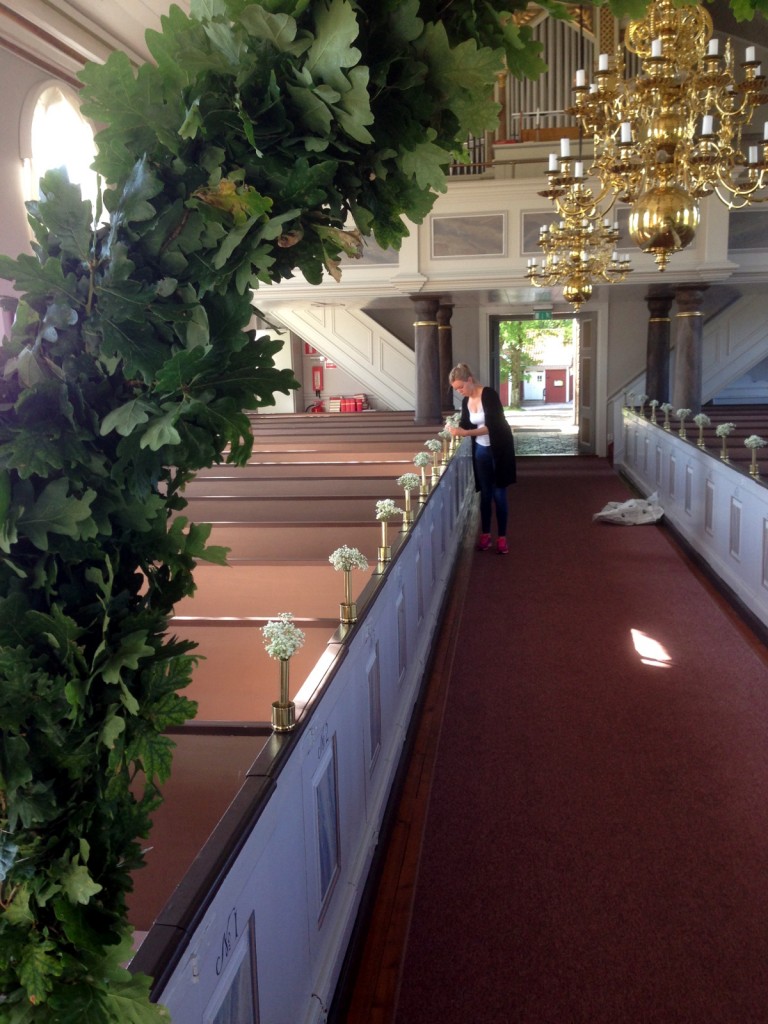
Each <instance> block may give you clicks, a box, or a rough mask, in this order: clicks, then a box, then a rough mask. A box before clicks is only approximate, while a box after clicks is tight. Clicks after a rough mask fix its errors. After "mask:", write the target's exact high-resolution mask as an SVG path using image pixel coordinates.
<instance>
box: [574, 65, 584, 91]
mask: <svg viewBox="0 0 768 1024" xmlns="http://www.w3.org/2000/svg"><path fill="white" fill-rule="evenodd" d="M586 84H587V73H586V71H585V70H584V68H579V69H578V70H577V72H576V88H577V89H583V88H584V86H585V85H586Z"/></svg>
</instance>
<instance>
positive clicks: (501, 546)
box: [496, 537, 509, 555]
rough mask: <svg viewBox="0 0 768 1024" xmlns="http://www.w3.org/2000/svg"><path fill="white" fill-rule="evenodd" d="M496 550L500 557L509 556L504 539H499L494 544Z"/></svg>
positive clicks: (505, 539) (507, 546)
mask: <svg viewBox="0 0 768 1024" xmlns="http://www.w3.org/2000/svg"><path fill="white" fill-rule="evenodd" d="M496 550H497V551H498V552H499V554H500V555H508V554H509V545H508V544H507V538H506V537H499V539H498V541H497V542H496Z"/></svg>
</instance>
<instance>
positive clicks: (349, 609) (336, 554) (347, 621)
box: [328, 544, 368, 627]
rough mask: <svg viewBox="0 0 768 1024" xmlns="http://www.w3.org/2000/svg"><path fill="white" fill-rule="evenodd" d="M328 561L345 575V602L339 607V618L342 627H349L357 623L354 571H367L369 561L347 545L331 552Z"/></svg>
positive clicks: (360, 552)
mask: <svg viewBox="0 0 768 1024" xmlns="http://www.w3.org/2000/svg"><path fill="white" fill-rule="evenodd" d="M328 561H329V562H330V563H331V565H332V566H333V568H334V569H336V570H337V572H343V573H344V601H343V603H342V604H341V605H340V607H339V618H340V620H341V624H342V626H345V627H349V626H350V625H351V624H352V623H353V622H357V607H356V605H355V602H354V601H353V600H352V570H353V569H363V570H365V569H367V568H368V559H367V558H366V557H365V555H364V554H363V553H362V551H359V550H358V549H357V548H348V547H347V546H346V544H342V546H341V547H340V548H336V550H335V551H333V552H331V554H330V555H329V556H328Z"/></svg>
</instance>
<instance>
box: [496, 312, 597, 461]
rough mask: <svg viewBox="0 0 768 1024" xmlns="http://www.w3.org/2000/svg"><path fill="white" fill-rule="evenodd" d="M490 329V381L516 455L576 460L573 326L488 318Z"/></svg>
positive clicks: (559, 321) (576, 332)
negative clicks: (572, 457) (509, 428)
mask: <svg viewBox="0 0 768 1024" xmlns="http://www.w3.org/2000/svg"><path fill="white" fill-rule="evenodd" d="M491 327H492V329H491V379H492V380H493V381H494V386H496V387H497V388H498V391H499V394H500V396H501V400H502V402H503V404H504V407H505V409H506V410H507V419H508V420H509V422H510V423H511V424H512V427H513V429H514V431H515V446H516V449H517V453H518V455H578V454H579V422H578V414H579V341H580V324H579V321H578V320H566V319H561V318H549V319H546V320H545V319H532V318H527V319H518V320H508V319H505V318H503V317H494V318H493V320H492V325H491Z"/></svg>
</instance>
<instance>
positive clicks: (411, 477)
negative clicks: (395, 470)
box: [395, 473, 420, 491]
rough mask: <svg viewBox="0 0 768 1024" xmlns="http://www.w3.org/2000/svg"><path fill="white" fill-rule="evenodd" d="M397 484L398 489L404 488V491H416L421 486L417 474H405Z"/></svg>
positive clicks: (399, 478) (398, 479)
mask: <svg viewBox="0 0 768 1024" xmlns="http://www.w3.org/2000/svg"><path fill="white" fill-rule="evenodd" d="M395 483H396V484H397V486H398V487H402V488H403V490H404V491H415V490H416V488H417V487H418V486H419V483H420V480H419V477H418V474H416V473H403V475H402V476H399V477H398V478H397V480H395Z"/></svg>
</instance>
